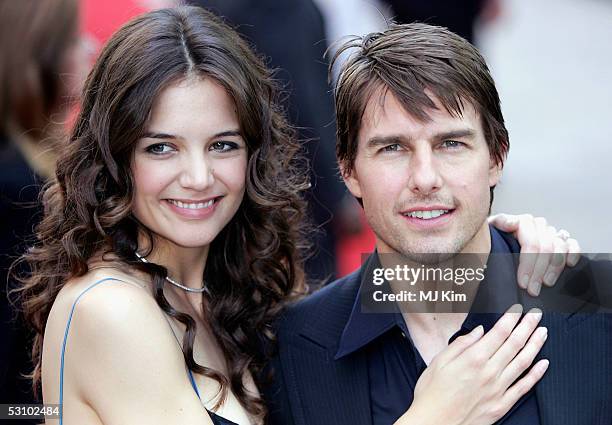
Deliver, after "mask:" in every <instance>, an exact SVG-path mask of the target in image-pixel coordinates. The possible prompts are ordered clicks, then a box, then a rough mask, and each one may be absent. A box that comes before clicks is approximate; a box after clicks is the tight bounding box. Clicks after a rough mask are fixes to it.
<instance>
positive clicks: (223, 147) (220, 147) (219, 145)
mask: <svg viewBox="0 0 612 425" xmlns="http://www.w3.org/2000/svg"><path fill="white" fill-rule="evenodd" d="M210 149H211V150H213V151H216V152H227V151H231V150H234V149H238V143H234V142H215V143H213V144H212V145H210Z"/></svg>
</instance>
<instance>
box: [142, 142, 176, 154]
mask: <svg viewBox="0 0 612 425" xmlns="http://www.w3.org/2000/svg"><path fill="white" fill-rule="evenodd" d="M173 150H174V148H172V146H170V145H168V144H166V143H156V144H154V145H151V146H148V147H147V152H149V153H152V154H156V155H161V154H165V153H168V152H172V151H173Z"/></svg>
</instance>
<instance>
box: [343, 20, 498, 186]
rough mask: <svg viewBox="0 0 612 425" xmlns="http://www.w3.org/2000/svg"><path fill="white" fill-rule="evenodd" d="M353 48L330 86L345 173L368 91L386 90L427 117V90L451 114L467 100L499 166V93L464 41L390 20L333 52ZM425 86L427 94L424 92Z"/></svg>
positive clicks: (354, 148) (428, 27) (431, 105)
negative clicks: (478, 117) (336, 78)
mask: <svg viewBox="0 0 612 425" xmlns="http://www.w3.org/2000/svg"><path fill="white" fill-rule="evenodd" d="M351 49H356V52H354V54H352V55H351V56H350V58H349V59H348V60H347V62H346V63H345V64H344V66H343V67H342V69H341V71H340V75H339V78H338V82H337V84H336V87H335V89H334V94H335V102H336V120H337V126H338V131H337V141H336V155H337V157H338V161H339V163H340V164H341V165H342V167H343V170H344V173H345V174H346V175H349V174H350V173H351V171H352V169H353V166H354V163H355V157H356V155H357V136H358V133H359V130H360V128H361V119H362V117H363V113H364V111H365V108H366V105H367V103H368V101H369V99H370V97H371V96H372V95H374V94H375V93H378V92H379V90H378V89H379V88H381V87H382V88H383V89H384V90H383V92H382V93H383V95H384V93H385V92H386V90H390V91H391V92H392V93H393V95H395V97H397V99H398V100H399V102H400V103H401V104H402V106H403V107H404V109H405V110H406V112H408V113H409V114H411V115H412V116H414V117H415V118H417V119H420V120H422V121H428V120H429V119H430V117H429V115H428V114H427V110H430V109H435V108H436V107H435V105H434V102H433V101H432V99H431V98H430V97H429V95H428V93H430V94H431V95H433V96H435V97H436V98H437V99H438V100H439V101H440V103H441V104H442V105H443V106H444V108H445V109H446V110H447V111H448V113H450V114H451V115H454V116H461V114H462V111H463V102H466V101H467V102H470V103H471V104H472V105H473V106H474V108H475V110H476V112H477V113H478V115H479V116H480V119H481V123H482V127H483V132H484V137H485V139H486V141H487V144H488V146H489V152H490V155H491V158H492V159H493V160H494V161H495V162H496V163H497V164H499V165H503V161H504V159H505V157H506V154H507V152H508V148H509V140H508V131H507V130H506V127H505V126H504V118H503V116H502V112H501V107H500V102H499V96H498V94H497V90H496V88H495V83H494V81H493V78H492V77H491V74H490V72H489V69H488V67H487V64H486V63H485V60H484V59H483V57H482V56H481V55H480V53H479V52H478V50H477V49H476V48H475V47H474V46H472V45H471V44H470V43H469V42H467V41H466V40H465V39H463V38H461V37H460V36H458V35H456V34H454V33H452V32H450V31H449V30H447V29H446V28H442V27H438V26H433V25H427V24H421V23H413V24H405V25H396V24H392V25H391V26H390V27H389V29H387V30H386V31H383V32H378V33H371V34H368V35H366V36H364V37H355V38H352V39H350V40H349V41H347V42H346V43H344V44H343V45H342V46H341V47H340V49H339V50H338V51H337V52H336V54H335V56H334V58H333V60H332V66H333V63H334V62H335V61H336V60H337V58H338V57H339V55H340V54H342V53H343V52H345V51H348V50H351ZM426 90H427V93H426Z"/></svg>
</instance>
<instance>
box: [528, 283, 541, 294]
mask: <svg viewBox="0 0 612 425" xmlns="http://www.w3.org/2000/svg"><path fill="white" fill-rule="evenodd" d="M541 287H542V284H541V283H540V282H533V283H532V284H531V285H529V291H528V292H529V294H530V295H532V296H534V297H537V296H538V295H540V288H541Z"/></svg>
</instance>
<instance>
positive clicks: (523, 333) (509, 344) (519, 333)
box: [490, 308, 542, 373]
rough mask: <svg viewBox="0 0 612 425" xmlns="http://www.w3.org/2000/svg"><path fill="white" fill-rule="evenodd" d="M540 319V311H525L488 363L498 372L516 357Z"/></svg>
mask: <svg viewBox="0 0 612 425" xmlns="http://www.w3.org/2000/svg"><path fill="white" fill-rule="evenodd" d="M541 319H542V311H541V310H539V309H535V308H534V309H532V310H530V311H528V312H527V314H525V315H524V316H523V318H522V319H521V322H520V323H519V324H518V326H517V327H516V328H515V329H514V330H513V331H512V334H510V336H509V337H508V339H507V340H506V342H504V344H503V345H502V346H501V347H500V348H499V350H497V352H496V353H495V354H494V355H493V357H491V361H490V363H491V364H492V365H493V366H494V367H495V368H496V369H497V370H499V371H500V373H501V372H502V371H503V370H504V369H505V368H506V366H508V364H509V363H510V362H511V361H512V359H514V358H515V357H516V355H517V354H518V353H519V351H521V350H522V349H523V347H524V346H525V344H526V343H527V340H528V339H529V337H530V336H531V334H532V333H533V331H534V330H535V328H536V327H537V326H538V323H540V320H541Z"/></svg>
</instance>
